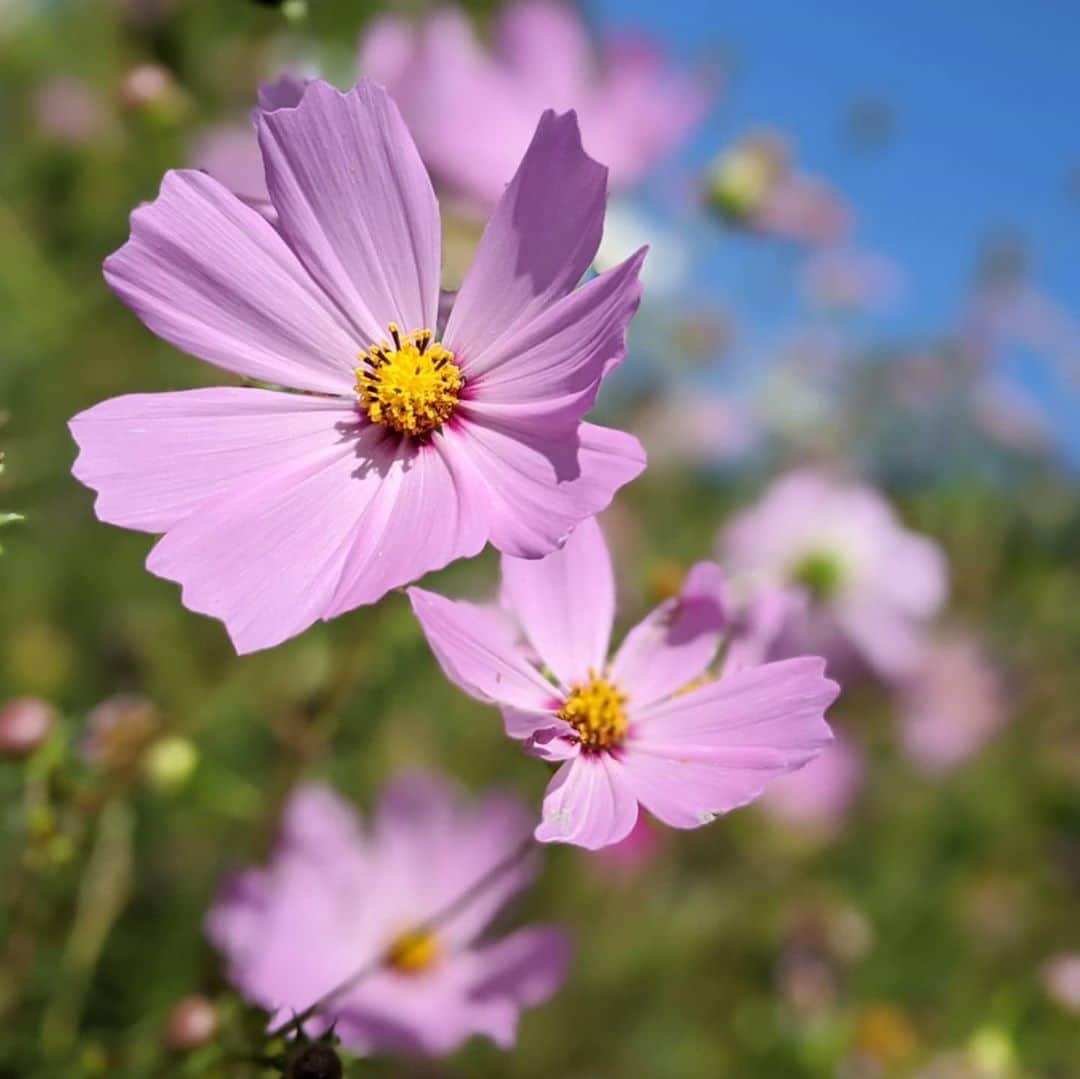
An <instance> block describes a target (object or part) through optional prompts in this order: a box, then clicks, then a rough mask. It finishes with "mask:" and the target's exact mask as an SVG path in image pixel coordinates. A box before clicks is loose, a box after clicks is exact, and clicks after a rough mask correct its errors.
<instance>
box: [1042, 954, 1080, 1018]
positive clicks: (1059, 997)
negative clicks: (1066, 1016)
mask: <svg viewBox="0 0 1080 1079" xmlns="http://www.w3.org/2000/svg"><path fill="white" fill-rule="evenodd" d="M1041 974H1042V983H1043V987H1044V988H1045V990H1046V992H1047V994H1048V995H1049V996H1050V997H1051V998H1052V999H1053V1000H1054V1001H1055V1002H1056V1003H1057V1004H1059V1005H1060V1006H1061V1007H1062V1008H1064V1009H1065V1010H1066V1011H1068V1012H1072V1013H1073V1014H1074V1015H1080V952H1063V953H1062V954H1061V955H1055V956H1053V957H1052V958H1051V959H1048V960H1047V961H1046V962H1045V963H1044V964H1043V966H1042V971H1041Z"/></svg>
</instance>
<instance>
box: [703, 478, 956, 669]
mask: <svg viewBox="0 0 1080 1079" xmlns="http://www.w3.org/2000/svg"><path fill="white" fill-rule="evenodd" d="M720 550H721V556H722V558H723V559H726V564H727V565H729V566H730V568H731V571H732V573H733V575H734V576H735V577H736V578H738V577H740V576H741V577H742V581H741V582H740V583H741V584H743V585H744V587H746V588H749V589H750V590H751V591H757V590H759V589H769V588H777V587H780V588H790V587H796V588H799V589H801V590H802V592H803V594H804V596H805V597H806V600H807V616H806V617H805V618H804V619H803V620H802V623H801V625H799V626H796V627H793V628H792V632H791V633H790V634H789V635H788V639H787V641H786V642H784V644H783V645H782V646H781V649H780V650H781V652H783V651H789V650H791V649H796V650H801V649H804V648H807V647H810V648H813V649H817V648H823V649H826V650H827V651H828V652H830V654H831V653H832V652H833V651H834V650H835V649H836V648H837V646H841V648H844V647H846V648H850V649H852V650H853V651H854V652H855V653H856V654H857V655H858V656H859V657H861V658H862V660H863V661H865V662H866V663H867V664H868V665H869V666H870V667H871V668H872V669H873V670H874V671H876V672H877V673H878V674H879V675H881V676H883V677H889V678H897V677H902V676H905V675H909V674H911V673H912V672H913V671H914V670H915V669H916V668H917V667H918V665H919V663H920V662H921V661H922V659H923V656H924V654H925V648H926V637H927V632H928V627H929V623H930V620H931V619H932V618H933V617H934V615H935V614H937V612H938V611H939V610H940V608H941V606H942V604H943V603H944V601H945V593H946V586H947V567H946V563H945V559H944V557H943V555H942V553H941V551H940V550H939V548H938V547H937V546H936V545H935V544H934V543H932V542H931V541H930V540H928V539H926V538H925V537H923V536H919V535H917V534H916V533H914V532H910V531H908V530H907V529H905V528H904V527H903V526H902V525H901V523H900V522H899V521H898V520H897V519H896V515H895V513H894V512H893V509H892V507H891V506H890V505H889V503H888V502H887V501H886V500H885V498H884V497H882V495H881V494H879V493H878V492H877V491H875V490H874V489H872V488H870V487H864V486H859V485H855V484H847V483H841V482H839V481H837V480H834V479H832V478H830V477H828V476H826V475H823V474H820V473H817V472H811V471H799V472H793V473H789V474H788V475H786V476H783V477H781V478H780V479H778V480H777V481H776V482H775V483H774V484H773V485H772V487H771V488H769V490H768V491H767V492H766V493H765V495H764V496H763V497H762V499H761V501H760V502H758V504H757V505H756V506H754V507H752V508H751V509H749V510H746V511H745V512H743V513H742V514H740V515H739V516H738V517H736V518H735V520H734V521H733V522H732V523H731V524H730V525H729V526H728V527H727V528H726V529H725V530H724V532H723V534H722V535H721V538H720Z"/></svg>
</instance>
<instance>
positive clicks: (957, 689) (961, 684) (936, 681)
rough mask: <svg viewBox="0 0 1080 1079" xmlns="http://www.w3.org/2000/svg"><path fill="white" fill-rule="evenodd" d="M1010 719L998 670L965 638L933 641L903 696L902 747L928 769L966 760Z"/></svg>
mask: <svg viewBox="0 0 1080 1079" xmlns="http://www.w3.org/2000/svg"><path fill="white" fill-rule="evenodd" d="M1007 717H1008V713H1007V711H1006V701H1005V696H1004V687H1003V685H1002V683H1001V676H1000V674H999V672H998V670H997V669H996V668H995V667H994V666H993V664H992V663H991V662H990V660H989V658H988V657H987V656H986V654H985V653H984V652H983V650H982V649H981V648H980V646H979V644H978V642H977V641H975V640H973V639H972V638H971V637H967V636H960V635H957V636H952V637H947V638H945V639H943V640H938V641H937V642H935V644H934V646H933V648H931V649H929V650H928V652H927V654H926V660H925V662H924V663H923V665H922V667H921V668H920V669H919V671H918V672H917V673H916V674H915V675H914V676H913V678H912V680H911V684H910V685H909V686H908V687H907V688H906V689H905V692H904V695H903V697H902V699H901V722H902V737H903V744H904V748H905V749H906V750H907V753H908V755H909V756H910V757H911V759H912V760H913V761H914V762H915V763H916V764H918V765H919V766H920V767H921V768H923V769H924V770H926V771H928V772H944V771H947V770H948V769H950V768H954V767H956V765H958V764H960V763H962V762H963V761H964V760H966V759H967V758H968V757H970V756H972V755H973V754H975V753H976V752H978V750H980V749H981V748H982V747H983V745H984V744H985V743H986V742H987V741H989V740H990V739H991V738H992V737H993V736H994V735H995V734H996V733H997V732H998V731H999V730H1000V729H1001V727H1002V726H1003V725H1004V724H1005V721H1006V719H1007Z"/></svg>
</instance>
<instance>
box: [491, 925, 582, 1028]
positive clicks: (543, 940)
mask: <svg viewBox="0 0 1080 1079" xmlns="http://www.w3.org/2000/svg"><path fill="white" fill-rule="evenodd" d="M476 954H477V958H478V959H481V960H482V962H483V964H484V966H485V968H486V969H485V970H484V976H483V979H482V980H481V981H480V982H478V984H476V985H475V986H474V987H473V989H472V991H471V993H470V996H471V997H472V998H473V999H474V1000H501V999H509V1000H512V1001H514V1003H515V1004H517V1005H518V1007H519V1008H523V1007H531V1006H534V1005H537V1004H543V1003H544V1001H546V1000H550V999H551V997H552V996H554V994H555V991H556V990H557V989H558V988H559V986H560V985H562V983H563V982H564V981H565V980H566V975H567V973H568V972H569V968H570V959H571V957H572V948H571V944H570V937H569V936H568V934H567V933H566V931H565V930H563V929H560V928H559V927H558V926H553V925H535V926H530V927H529V928H527V929H519V930H518V931H517V932H515V933H510V934H509V935H507V936H505V937H503V938H502V940H499V941H497V942H496V943H494V944H490V945H488V946H487V947H485V948H481V949H478V950H477V953H476Z"/></svg>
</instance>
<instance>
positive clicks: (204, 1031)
mask: <svg viewBox="0 0 1080 1079" xmlns="http://www.w3.org/2000/svg"><path fill="white" fill-rule="evenodd" d="M217 1030H218V1017H217V1011H216V1010H215V1008H214V1005H213V1004H211V1003H210V1001H208V1000H207V999H206V997H200V996H190V997H184V999H183V1000H181V1001H180V1002H179V1003H178V1004H177V1005H176V1006H175V1007H174V1008H173V1010H172V1011H171V1012H170V1013H169V1018H168V1021H167V1022H166V1024H165V1044H166V1045H167V1046H168V1047H169V1048H170V1049H175V1050H177V1051H178V1052H187V1051H188V1050H189V1049H198V1047H199V1046H200V1045H205V1044H206V1043H207V1042H208V1041H210V1040H211V1039H212V1038H213V1037H214V1036H215V1035H216V1034H217Z"/></svg>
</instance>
